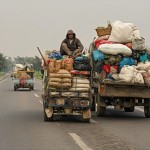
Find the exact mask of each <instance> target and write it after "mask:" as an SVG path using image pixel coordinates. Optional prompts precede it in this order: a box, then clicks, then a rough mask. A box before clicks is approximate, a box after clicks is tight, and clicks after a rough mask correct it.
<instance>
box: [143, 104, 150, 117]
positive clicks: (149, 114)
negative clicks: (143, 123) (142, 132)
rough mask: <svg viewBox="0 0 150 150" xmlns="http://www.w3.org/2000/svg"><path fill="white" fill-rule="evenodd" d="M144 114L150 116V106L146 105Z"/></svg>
mask: <svg viewBox="0 0 150 150" xmlns="http://www.w3.org/2000/svg"><path fill="white" fill-rule="evenodd" d="M144 114H145V117H146V118H150V106H144Z"/></svg>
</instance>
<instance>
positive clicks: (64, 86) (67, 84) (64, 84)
mask: <svg viewBox="0 0 150 150" xmlns="http://www.w3.org/2000/svg"><path fill="white" fill-rule="evenodd" d="M60 87H62V88H71V83H61V85H60Z"/></svg>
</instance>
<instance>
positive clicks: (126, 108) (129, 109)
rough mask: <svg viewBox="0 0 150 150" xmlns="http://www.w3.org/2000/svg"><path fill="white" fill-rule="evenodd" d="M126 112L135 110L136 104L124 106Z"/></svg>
mask: <svg viewBox="0 0 150 150" xmlns="http://www.w3.org/2000/svg"><path fill="white" fill-rule="evenodd" d="M124 111H125V112H134V106H131V107H124Z"/></svg>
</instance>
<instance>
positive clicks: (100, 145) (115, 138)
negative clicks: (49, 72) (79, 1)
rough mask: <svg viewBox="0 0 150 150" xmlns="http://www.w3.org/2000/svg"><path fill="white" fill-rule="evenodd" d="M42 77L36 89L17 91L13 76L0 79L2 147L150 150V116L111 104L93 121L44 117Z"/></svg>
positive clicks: (18, 149)
mask: <svg viewBox="0 0 150 150" xmlns="http://www.w3.org/2000/svg"><path fill="white" fill-rule="evenodd" d="M41 87H42V84H41V81H35V90H34V91H28V90H20V91H17V92H14V91H13V82H12V80H11V79H10V78H6V79H4V80H2V81H0V150H150V119H147V118H145V117H144V113H143V108H139V107H138V108H137V109H136V110H135V112H134V113H126V112H124V111H116V110H113V109H112V108H109V109H108V110H107V113H106V117H102V118H98V117H96V116H94V115H93V117H92V119H91V123H83V122H81V121H80V119H79V118H77V117H70V118H68V117H67V118H60V117H56V118H55V121H53V122H44V121H43V107H42V99H41V97H40V95H41Z"/></svg>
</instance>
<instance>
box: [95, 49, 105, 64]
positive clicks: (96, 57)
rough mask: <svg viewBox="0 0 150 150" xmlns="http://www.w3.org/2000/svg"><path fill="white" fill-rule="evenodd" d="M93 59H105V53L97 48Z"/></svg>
mask: <svg viewBox="0 0 150 150" xmlns="http://www.w3.org/2000/svg"><path fill="white" fill-rule="evenodd" d="M93 59H94V61H95V62H96V61H98V60H104V54H103V53H101V52H100V51H99V50H97V49H96V50H94V51H93Z"/></svg>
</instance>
